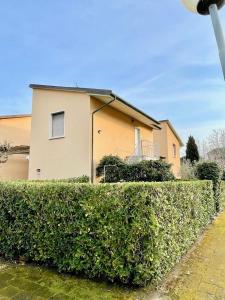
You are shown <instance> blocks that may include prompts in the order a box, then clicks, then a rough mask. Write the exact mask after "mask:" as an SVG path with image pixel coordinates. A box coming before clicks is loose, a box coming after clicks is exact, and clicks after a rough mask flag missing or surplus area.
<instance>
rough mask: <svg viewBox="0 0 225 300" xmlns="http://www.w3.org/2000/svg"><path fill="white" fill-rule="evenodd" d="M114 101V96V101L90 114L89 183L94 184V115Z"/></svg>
mask: <svg viewBox="0 0 225 300" xmlns="http://www.w3.org/2000/svg"><path fill="white" fill-rule="evenodd" d="M114 101H116V96H114V99H113V100H111V101H109V102H107V103H105V104H104V105H102V106H101V107H99V108H97V109H96V110H94V111H93V112H92V117H91V128H92V129H91V183H94V115H95V114H96V113H97V112H99V111H100V110H102V109H103V108H105V107H106V106H109V104H111V103H112V102H114Z"/></svg>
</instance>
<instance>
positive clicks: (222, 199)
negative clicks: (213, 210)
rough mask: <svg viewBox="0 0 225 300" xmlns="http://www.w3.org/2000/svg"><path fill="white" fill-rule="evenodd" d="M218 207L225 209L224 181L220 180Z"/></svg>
mask: <svg viewBox="0 0 225 300" xmlns="http://www.w3.org/2000/svg"><path fill="white" fill-rule="evenodd" d="M220 208H221V210H224V209H225V182H224V181H221V182H220Z"/></svg>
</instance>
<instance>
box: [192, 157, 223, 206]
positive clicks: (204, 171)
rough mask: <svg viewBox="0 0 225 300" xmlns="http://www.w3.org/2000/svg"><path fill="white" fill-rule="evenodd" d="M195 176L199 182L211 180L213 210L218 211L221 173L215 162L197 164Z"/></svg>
mask: <svg viewBox="0 0 225 300" xmlns="http://www.w3.org/2000/svg"><path fill="white" fill-rule="evenodd" d="M196 176H197V178H198V179H201V180H212V182H213V189H214V194H215V208H216V211H219V210H220V180H221V171H220V168H219V166H218V164H217V163H216V162H203V163H199V164H198V165H197V167H196Z"/></svg>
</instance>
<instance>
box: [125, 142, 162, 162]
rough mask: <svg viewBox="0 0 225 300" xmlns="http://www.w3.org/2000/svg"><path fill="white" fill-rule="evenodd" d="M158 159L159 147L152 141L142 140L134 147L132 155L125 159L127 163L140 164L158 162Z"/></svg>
mask: <svg viewBox="0 0 225 300" xmlns="http://www.w3.org/2000/svg"><path fill="white" fill-rule="evenodd" d="M159 158H160V145H159V144H156V143H153V142H152V141H148V140H142V141H141V143H140V145H139V146H137V147H136V149H135V151H134V153H133V154H132V155H131V156H128V157H127V162H128V163H135V162H140V161H142V160H158V159H159Z"/></svg>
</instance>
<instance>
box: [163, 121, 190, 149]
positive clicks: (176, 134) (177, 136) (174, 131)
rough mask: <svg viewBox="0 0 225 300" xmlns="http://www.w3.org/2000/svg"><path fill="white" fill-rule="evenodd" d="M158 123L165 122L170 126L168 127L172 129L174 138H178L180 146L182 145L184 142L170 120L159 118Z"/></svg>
mask: <svg viewBox="0 0 225 300" xmlns="http://www.w3.org/2000/svg"><path fill="white" fill-rule="evenodd" d="M159 122H160V123H167V124H168V126H169V127H170V129H171V130H172V132H173V134H174V135H175V136H176V138H177V139H178V141H179V143H180V146H181V147H183V146H184V144H183V142H182V140H181V138H180V136H179V135H178V133H177V132H176V130H175V129H174V127H173V125H172V124H171V122H170V120H161V121H159Z"/></svg>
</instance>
